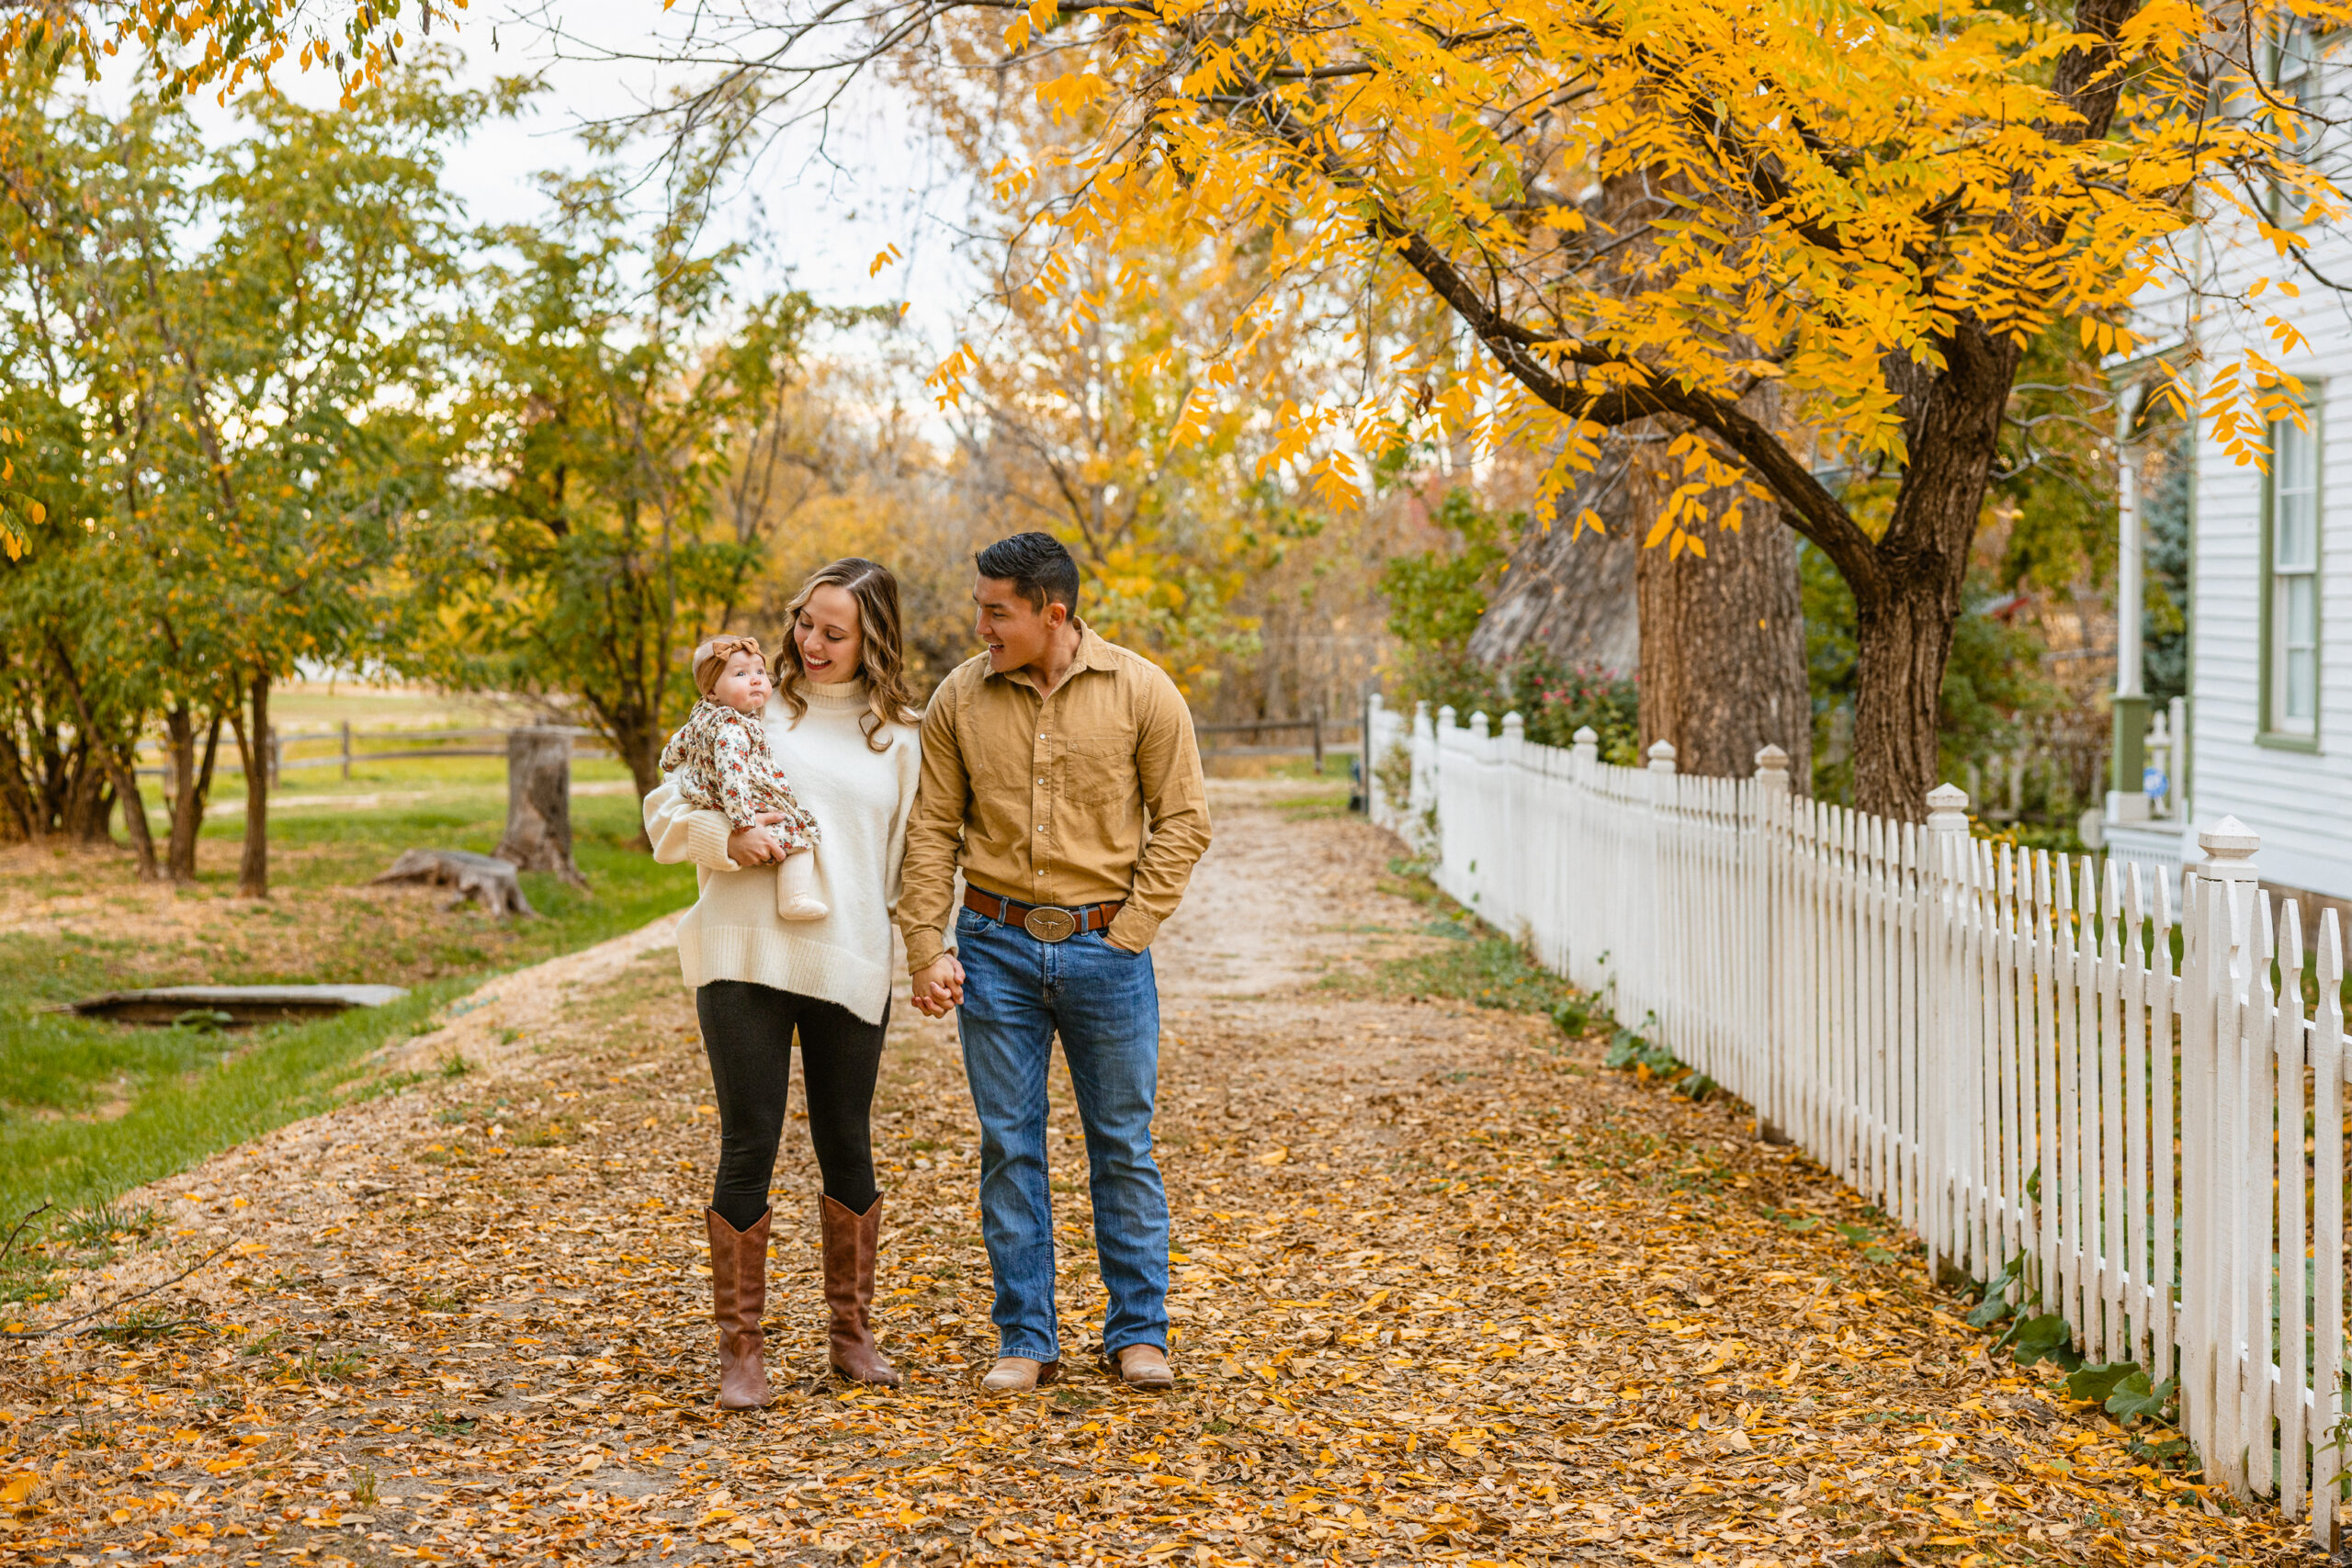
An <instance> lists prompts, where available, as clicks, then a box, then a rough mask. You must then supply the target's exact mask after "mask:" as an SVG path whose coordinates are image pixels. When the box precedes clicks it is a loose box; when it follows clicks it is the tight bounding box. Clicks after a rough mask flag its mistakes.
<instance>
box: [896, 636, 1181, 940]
mask: <svg viewBox="0 0 2352 1568" xmlns="http://www.w3.org/2000/svg"><path fill="white" fill-rule="evenodd" d="M1079 629H1080V641H1079V648H1078V657H1077V658H1076V659H1075V660H1072V661H1071V664H1070V667H1069V673H1067V674H1065V675H1064V676H1063V677H1062V682H1061V684H1060V685H1058V686H1056V687H1055V688H1054V692H1053V694H1052V695H1051V696H1045V697H1041V696H1040V695H1039V694H1038V693H1037V686H1036V683H1035V682H1034V681H1033V680H1031V679H1030V677H1029V675H1028V673H1027V671H1015V672H1013V673H1012V674H1010V675H999V674H996V673H994V672H993V671H990V670H989V661H988V656H987V655H985V654H983V655H981V656H980V657H978V658H977V659H973V660H968V661H967V662H966V663H964V664H961V665H959V666H957V667H956V671H955V672H954V673H953V674H951V675H949V676H948V677H947V679H946V680H945V681H944V682H941V683H940V687H939V690H938V692H937V693H936V694H934V695H933V697H932V699H931V708H930V711H929V712H928V713H926V714H925V715H924V716H923V721H922V788H921V789H920V790H919V791H918V792H917V794H916V796H915V809H914V817H913V819H912V820H911V821H910V823H909V825H908V828H907V858H906V872H905V882H904V886H903V890H902V891H901V892H900V894H899V929H900V930H901V931H904V932H905V933H906V938H907V963H908V964H909V965H910V967H912V968H914V969H917V970H921V969H922V968H924V967H925V966H927V965H928V964H931V963H932V961H933V960H934V959H936V958H937V957H938V956H939V954H940V951H941V948H942V945H943V944H944V941H945V933H946V930H947V922H948V921H949V920H950V919H954V918H955V899H956V867H957V866H959V865H960V866H961V867H963V870H964V878H965V880H966V881H967V882H969V883H970V884H971V885H972V886H975V887H978V888H981V889H983V890H984V891H986V892H989V893H994V894H996V895H998V896H999V897H1006V898H1017V899H1019V900H1020V901H1021V902H1023V903H1024V904H1059V905H1063V906H1067V907H1071V908H1075V907H1079V906H1082V905H1087V904H1101V903H1107V902H1109V901H1111V900H1114V899H1125V902H1126V908H1124V909H1122V910H1120V911H1119V915H1118V918H1117V919H1114V920H1113V921H1112V922H1111V928H1110V931H1109V933H1108V934H1109V936H1110V938H1111V940H1112V941H1113V942H1116V943H1118V944H1119V945H1120V946H1121V947H1125V948H1127V949H1130V950H1131V951H1134V952H1137V953H1140V952H1142V951H1143V949H1144V948H1145V947H1146V946H1148V944H1149V943H1150V942H1151V939H1152V934H1153V933H1154V932H1156V931H1159V922H1160V921H1162V920H1164V919H1167V918H1168V917H1169V916H1170V915H1171V914H1173V913H1175V910H1176V903H1177V900H1178V899H1180V898H1182V897H1183V895H1184V884H1185V883H1186V882H1188V881H1190V880H1191V878H1192V874H1193V863H1194V862H1195V861H1197V860H1199V859H1200V858H1201V854H1202V852H1204V851H1205V850H1206V849H1207V848H1208V847H1209V811H1208V799H1207V791H1206V790H1205V789H1204V786H1203V784H1202V783H1201V753H1200V748H1199V745H1198V743H1197V742H1195V741H1194V739H1193V716H1192V713H1191V710H1189V709H1188V708H1186V707H1185V705H1184V698H1183V694H1182V693H1180V692H1178V691H1177V690H1176V682H1173V681H1170V679H1169V678H1168V676H1167V674H1166V672H1165V671H1162V670H1161V669H1160V668H1159V666H1158V665H1156V664H1154V663H1152V662H1151V661H1150V660H1148V659H1145V658H1143V657H1142V656H1141V655H1140V654H1135V653H1130V652H1128V651H1127V650H1126V649H1124V648H1119V647H1117V646H1115V645H1114V644H1111V643H1107V642H1104V641H1103V639H1102V638H1101V637H1097V636H1095V635H1094V633H1093V631H1092V630H1091V629H1090V628H1088V627H1087V626H1085V624H1084V623H1083V622H1081V623H1080V628H1079ZM1147 823H1148V832H1147Z"/></svg>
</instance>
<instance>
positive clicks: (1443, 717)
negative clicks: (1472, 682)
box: [1423, 703, 1454, 729]
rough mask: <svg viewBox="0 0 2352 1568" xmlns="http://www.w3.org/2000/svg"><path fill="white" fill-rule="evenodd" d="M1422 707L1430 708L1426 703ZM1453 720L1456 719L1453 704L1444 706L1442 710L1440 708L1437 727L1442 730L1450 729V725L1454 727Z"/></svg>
mask: <svg viewBox="0 0 2352 1568" xmlns="http://www.w3.org/2000/svg"><path fill="white" fill-rule="evenodd" d="M1423 706H1424V707H1426V706H1428V705H1427V704H1426V703H1424V704H1423ZM1453 719H1454V713H1453V704H1452V703H1447V704H1446V705H1443V706H1442V707H1441V708H1439V709H1438V710H1437V727H1438V728H1440V729H1443V728H1447V727H1449V726H1450V725H1452V724H1453Z"/></svg>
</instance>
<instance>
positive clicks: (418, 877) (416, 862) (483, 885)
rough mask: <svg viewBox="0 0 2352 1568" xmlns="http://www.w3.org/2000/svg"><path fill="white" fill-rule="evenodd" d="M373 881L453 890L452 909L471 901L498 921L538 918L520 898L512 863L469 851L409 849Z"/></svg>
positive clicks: (519, 883) (520, 881) (524, 899)
mask: <svg viewBox="0 0 2352 1568" xmlns="http://www.w3.org/2000/svg"><path fill="white" fill-rule="evenodd" d="M375 882H377V883H382V882H413V883H422V884H424V886H429V887H455V888H456V889H457V890H458V896H457V897H455V898H452V899H450V900H449V905H448V907H449V908H452V909H454V908H457V907H458V905H460V904H463V903H464V902H465V901H466V900H467V899H469V898H472V899H475V900H477V901H479V902H480V903H481V907H482V908H484V909H487V910H489V911H490V913H492V915H495V916H497V917H498V918H499V919H505V918H506V917H507V916H508V915H528V916H531V917H532V918H534V919H536V918H537V916H538V911H537V909H534V908H531V901H530V900H529V899H528V898H526V897H523V883H522V879H521V877H520V876H519V875H518V874H517V873H516V871H515V864H514V863H513V862H511V861H505V860H501V859H499V858H498V857H497V856H496V855H478V854H475V853H473V852H471V851H469V850H408V851H404V852H402V853H401V858H400V859H398V860H396V861H394V862H393V863H392V866H391V869H390V871H387V872H385V873H384V874H382V875H381V876H379V877H377V878H376V879H375ZM369 886H374V883H371V884H370V885H369Z"/></svg>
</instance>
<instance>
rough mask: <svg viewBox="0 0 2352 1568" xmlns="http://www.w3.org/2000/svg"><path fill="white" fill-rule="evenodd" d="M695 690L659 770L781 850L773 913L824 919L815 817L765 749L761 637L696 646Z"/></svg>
mask: <svg viewBox="0 0 2352 1568" xmlns="http://www.w3.org/2000/svg"><path fill="white" fill-rule="evenodd" d="M695 690H696V691H698V692H700V693H701V694H702V701H700V702H698V703H696V704H695V711H694V712H692V713H690V714H688V715H687V716H686V722H685V723H684V724H682V725H680V726H679V727H678V732H677V733H676V734H675V735H673V736H672V737H670V744H669V745H667V746H665V747H663V748H662V772H663V773H676V774H677V775H678V793H679V794H680V795H683V796H684V798H685V800H686V801H687V803H688V804H689V805H693V806H697V807H702V808H704V809H705V810H709V811H722V812H725V813H726V814H727V819H728V820H729V822H732V823H733V824H734V825H735V826H736V828H737V829H744V828H755V827H761V826H765V827H766V828H767V829H768V832H769V835H770V836H771V837H772V838H774V839H775V841H776V844H777V845H778V847H780V848H781V849H782V850H783V851H784V852H785V854H784V868H783V869H782V870H781V871H779V872H778V873H777V874H776V879H775V912H776V914H777V915H778V916H779V917H781V918H782V919H787V920H821V919H824V918H825V916H826V915H827V914H828V913H829V912H830V911H829V910H828V908H826V906H825V903H824V901H823V900H822V899H820V898H819V897H817V893H816V885H817V819H816V818H813V817H811V816H809V813H808V811H807V810H806V809H805V808H804V807H802V806H801V804H800V802H799V800H798V799H797V797H796V796H795V795H793V793H792V785H791V784H788V783H786V781H785V776H784V770H783V769H782V768H780V767H778V766H776V761H775V756H774V754H772V753H771V752H770V751H769V750H768V732H767V728H766V727H765V726H764V725H763V724H762V723H761V722H760V710H761V709H762V708H764V707H766V706H767V702H768V671H767V666H766V664H765V663H764V662H763V660H762V659H761V656H760V643H759V639H758V638H757V637H713V638H711V639H710V640H709V641H708V642H707V643H704V644H703V645H702V646H701V647H700V648H697V649H695Z"/></svg>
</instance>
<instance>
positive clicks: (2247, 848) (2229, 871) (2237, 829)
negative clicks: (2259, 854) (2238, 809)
mask: <svg viewBox="0 0 2352 1568" xmlns="http://www.w3.org/2000/svg"><path fill="white" fill-rule="evenodd" d="M2197 847H2198V848H2199V849H2200V850H2203V851H2204V852H2205V863H2204V864H2203V865H2202V866H2199V868H2198V870H2199V874H2201V875H2204V876H2208V877H2212V878H2214V879H2216V880H2222V881H2231V880H2239V879H2244V878H2248V877H2255V876H2258V875H2259V873H2258V872H2257V871H2256V869H2255V864H2254V852H2256V850H2258V849H2260V848H2262V835H2261V834H2259V833H2257V832H2256V831H2255V830H2254V829H2251V828H2249V827H2247V826H2246V825H2245V823H2243V822H2241V821H2239V820H2238V819H2237V818H2234V817H2224V818H2222V819H2221V820H2220V821H2219V822H2216V823H2214V824H2213V825H2212V826H2211V828H2208V829H2205V830H2204V831H2203V832H2201V833H2199V834H2198V835H2197Z"/></svg>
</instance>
